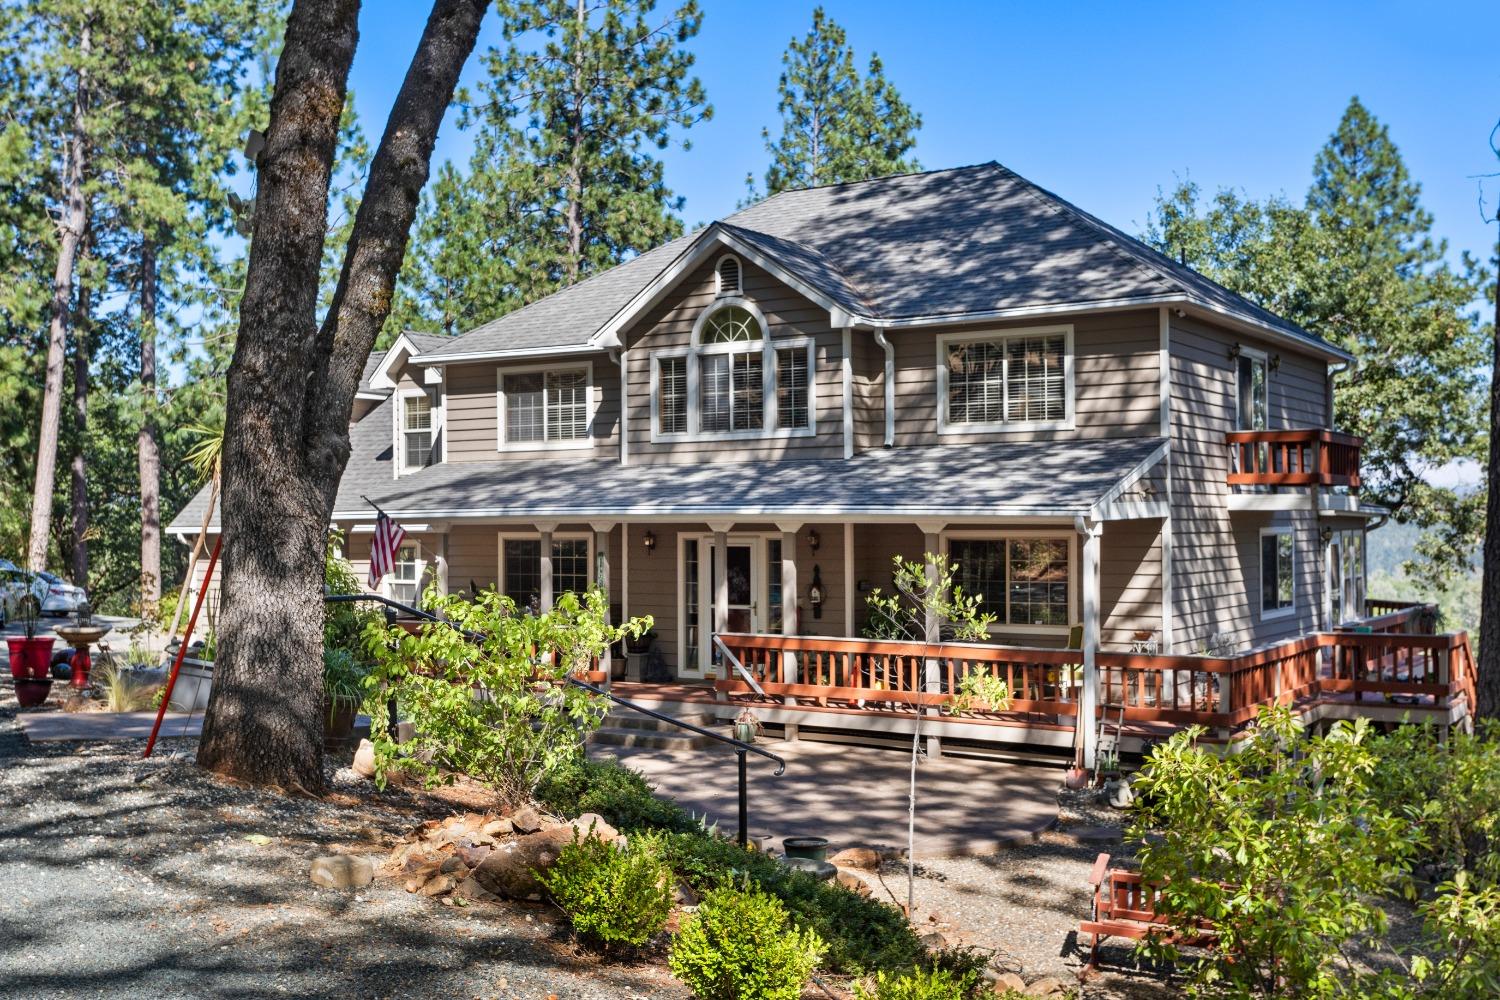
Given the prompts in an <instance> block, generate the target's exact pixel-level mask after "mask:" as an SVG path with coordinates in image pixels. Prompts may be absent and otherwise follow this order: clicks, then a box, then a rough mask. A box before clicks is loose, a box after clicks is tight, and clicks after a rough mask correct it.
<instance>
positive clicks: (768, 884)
mask: <svg viewBox="0 0 1500 1000" xmlns="http://www.w3.org/2000/svg"><path fill="white" fill-rule="evenodd" d="M662 850H663V852H664V853H665V856H666V859H667V863H668V864H670V865H671V866H672V870H673V871H674V872H676V873H677V874H678V875H679V876H681V877H682V879H683V880H684V881H686V882H687V883H688V885H690V886H692V888H693V889H695V890H696V891H698V892H707V891H709V890H711V889H713V888H714V887H716V886H718V885H720V884H721V883H723V882H724V881H725V880H726V879H732V880H734V881H736V882H742V881H744V880H745V879H747V878H748V879H749V880H750V883H751V884H752V885H753V886H755V887H756V888H758V889H759V890H761V891H762V892H766V893H769V894H771V895H773V896H775V897H776V898H777V899H779V900H780V901H781V903H782V905H784V906H785V907H786V910H787V913H788V914H789V915H790V916H791V918H792V922H793V923H794V924H795V925H796V926H798V927H800V928H802V929H803V930H807V931H811V932H813V933H815V934H816V935H817V936H818V937H819V939H821V940H822V941H823V942H824V943H825V947H826V948H827V953H826V955H825V958H824V967H825V968H827V969H829V970H830V971H832V972H842V973H848V974H850V975H866V974H868V973H872V972H876V971H878V970H881V969H884V970H886V971H896V970H901V969H910V968H912V967H913V966H915V965H919V964H923V963H924V962H926V961H927V959H928V955H927V949H926V948H925V947H924V946H923V944H922V942H921V940H920V939H918V937H917V933H916V931H914V930H913V929H912V926H911V924H910V923H908V922H907V920H906V918H905V916H904V915H902V913H901V911H900V910H898V909H897V908H896V907H894V906H890V905H888V904H886V903H882V902H880V901H879V900H877V899H867V898H865V897H863V896H860V895H858V894H856V893H853V892H850V891H849V890H848V889H845V888H844V887H843V886H841V885H839V884H838V883H836V882H820V881H818V880H817V879H815V878H813V877H812V876H810V875H806V874H804V873H802V872H795V871H792V870H790V869H788V868H787V867H786V866H785V865H783V864H781V863H780V862H779V861H777V860H776V859H775V858H772V857H769V856H767V855H765V854H761V853H759V852H756V851H747V850H745V849H744V848H742V847H740V846H739V845H738V844H736V843H734V842H733V841H728V840H722V839H720V838H718V837H712V836H709V835H708V834H706V833H701V832H700V833H679V834H672V835H667V836H663V837H662Z"/></svg>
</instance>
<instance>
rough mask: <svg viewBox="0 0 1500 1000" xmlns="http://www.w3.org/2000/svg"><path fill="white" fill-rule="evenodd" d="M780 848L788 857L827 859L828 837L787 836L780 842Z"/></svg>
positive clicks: (815, 859) (814, 859)
mask: <svg viewBox="0 0 1500 1000" xmlns="http://www.w3.org/2000/svg"><path fill="white" fill-rule="evenodd" d="M781 850H782V853H783V854H785V855H786V856H787V857H789V858H809V859H811V860H813V861H826V860H828V839H827V838H826V837H788V838H786V839H785V840H783V841H782V842H781Z"/></svg>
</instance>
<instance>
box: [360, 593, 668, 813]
mask: <svg viewBox="0 0 1500 1000" xmlns="http://www.w3.org/2000/svg"><path fill="white" fill-rule="evenodd" d="M426 600H427V601H428V603H429V606H430V607H431V608H432V610H433V611H434V612H436V613H437V614H439V615H440V616H442V617H443V618H445V619H446V620H447V621H449V622H451V623H453V625H454V626H456V628H455V627H450V626H448V625H445V624H443V623H441V622H427V623H425V624H424V625H423V626H422V628H421V630H420V631H419V632H418V633H417V634H415V635H412V634H409V633H407V632H406V630H405V629H402V628H400V627H397V626H391V627H385V626H383V625H382V624H380V623H378V622H372V623H370V624H369V625H367V626H366V630H365V651H366V654H367V655H368V656H369V657H370V658H371V659H372V660H373V661H374V665H373V669H372V671H371V673H370V676H369V677H368V678H367V680H366V681H365V685H366V691H367V696H368V697H370V698H372V699H374V700H375V701H376V702H378V703H382V704H383V703H385V702H386V701H387V700H389V699H390V698H393V697H394V698H397V699H398V700H399V702H400V704H401V707H402V710H403V712H404V713H405V714H406V715H407V716H408V717H409V718H410V719H411V721H412V723H413V724H414V726H415V729H416V735H415V737H414V738H412V739H409V740H407V741H406V742H404V743H397V742H396V741H395V739H394V734H393V733H391V732H390V727H389V722H388V720H386V719H385V718H384V717H383V716H384V713H381V712H376V713H374V716H372V728H371V739H372V741H373V742H374V744H375V766H376V777H377V780H379V781H380V782H382V783H383V782H384V779H385V775H386V774H387V773H389V772H390V771H391V770H392V769H395V768H399V769H401V770H403V771H406V772H408V773H411V774H414V775H419V776H421V777H422V778H423V779H424V780H425V781H426V782H427V783H429V784H437V783H444V782H448V781H451V780H452V779H453V776H454V775H455V774H458V773H462V774H466V775H468V776H470V777H471V778H474V779H476V780H478V781H481V782H483V783H485V784H487V785H489V786H490V787H491V788H492V789H494V790H495V791H496V792H497V793H499V795H500V796H501V797H502V798H503V799H505V800H506V801H509V802H513V803H520V802H525V801H529V800H530V799H531V798H532V795H533V793H534V792H535V790H536V787H537V785H538V784H539V783H540V782H541V780H542V779H543V778H544V777H545V776H546V775H547V774H548V773H549V772H550V771H552V770H554V769H555V768H558V767H561V766H563V765H565V764H566V763H568V762H569V761H572V760H574V759H575V758H576V757H577V755H578V754H579V753H580V752H581V747H582V741H583V739H584V737H585V736H586V735H587V734H588V733H589V732H591V731H592V730H593V729H595V728H597V727H598V725H599V723H600V721H601V720H602V719H603V716H604V712H605V705H604V703H603V699H602V698H600V697H599V696H598V695H595V694H593V693H592V692H589V691H586V690H584V689H582V688H578V687H575V686H573V685H570V684H567V683H565V681H566V678H567V677H568V675H569V674H571V673H574V672H576V671H578V670H581V669H584V668H586V667H587V666H588V665H589V664H590V663H591V662H593V661H594V660H595V659H596V658H597V657H599V656H601V655H602V654H603V653H604V651H605V650H606V649H607V648H608V647H609V645H610V644H611V643H613V642H615V641H617V640H618V639H619V638H620V637H621V636H623V635H635V634H638V633H640V632H641V631H644V630H645V629H646V628H649V627H650V625H651V619H650V618H637V619H634V620H632V621H631V622H629V623H627V624H625V625H623V626H620V627H614V626H611V625H609V624H608V611H609V607H608V599H607V598H606V597H605V595H604V593H603V592H602V591H600V590H598V589H594V590H590V591H589V592H588V593H587V594H585V595H583V596H582V597H580V596H579V595H577V594H573V593H565V594H563V595H561V596H560V597H558V599H557V603H556V605H555V606H554V607H553V608H552V610H550V611H547V612H545V613H543V614H536V615H533V614H525V613H522V612H521V611H520V610H519V609H517V607H516V605H515V603H514V602H513V601H512V600H511V599H510V598H508V597H505V596H503V595H500V594H497V593H495V592H494V591H484V592H483V593H481V594H479V595H478V596H477V597H475V598H474V599H473V600H469V599H467V598H465V597H463V596H461V595H448V596H442V595H439V594H437V593H436V592H435V591H429V592H428V595H427V598H426Z"/></svg>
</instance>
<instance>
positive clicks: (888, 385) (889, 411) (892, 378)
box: [875, 327, 896, 448]
mask: <svg viewBox="0 0 1500 1000" xmlns="http://www.w3.org/2000/svg"><path fill="white" fill-rule="evenodd" d="M875 343H877V344H879V345H880V349H881V350H883V351H885V446H886V447H887V448H890V447H893V446H894V445H895V444H896V348H895V346H894V345H893V344H892V343H891V342H890V341H889V340H886V339H885V331H884V330H881V329H880V328H879V327H877V328H876V329H875Z"/></svg>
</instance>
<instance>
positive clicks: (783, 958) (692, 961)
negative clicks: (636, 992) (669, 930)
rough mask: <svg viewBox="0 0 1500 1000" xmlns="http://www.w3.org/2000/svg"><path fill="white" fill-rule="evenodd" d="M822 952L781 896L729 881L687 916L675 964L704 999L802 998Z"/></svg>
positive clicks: (673, 958)
mask: <svg viewBox="0 0 1500 1000" xmlns="http://www.w3.org/2000/svg"><path fill="white" fill-rule="evenodd" d="M822 953H823V942H822V941H821V940H819V938H818V936H817V935H816V934H814V933H813V932H811V931H807V930H798V929H795V928H794V927H792V926H791V923H790V921H789V919H788V915H787V912H786V908H785V907H783V906H782V905H781V902H780V901H779V900H777V899H776V898H775V897H773V896H769V895H767V894H765V893H762V892H757V891H756V890H754V889H749V888H747V889H736V888H734V887H733V886H731V885H727V884H726V885H724V886H721V887H720V888H718V889H715V890H713V891H712V892H710V893H709V894H708V895H706V896H704V897H703V902H702V903H700V904H699V906H698V911H697V912H696V913H693V914H691V915H689V916H688V917H687V918H686V919H685V920H683V922H682V931H681V933H679V934H678V935H677V938H676V940H675V941H674V942H673V944H672V955H671V962H670V964H671V967H672V974H673V975H675V976H676V977H677V978H678V979H680V980H682V981H683V982H684V983H686V984H687V985H688V987H689V988H690V989H691V990H692V991H693V993H694V994H695V995H696V996H699V997H701V998H703V1000H798V998H799V997H801V996H802V987H803V985H804V984H805V983H806V982H807V977H808V976H810V975H811V974H812V970H813V968H814V967H815V966H816V965H817V964H818V959H819V957H820V956H821V955H822Z"/></svg>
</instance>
